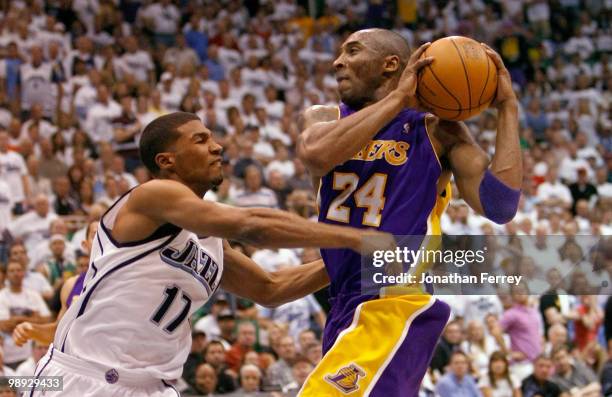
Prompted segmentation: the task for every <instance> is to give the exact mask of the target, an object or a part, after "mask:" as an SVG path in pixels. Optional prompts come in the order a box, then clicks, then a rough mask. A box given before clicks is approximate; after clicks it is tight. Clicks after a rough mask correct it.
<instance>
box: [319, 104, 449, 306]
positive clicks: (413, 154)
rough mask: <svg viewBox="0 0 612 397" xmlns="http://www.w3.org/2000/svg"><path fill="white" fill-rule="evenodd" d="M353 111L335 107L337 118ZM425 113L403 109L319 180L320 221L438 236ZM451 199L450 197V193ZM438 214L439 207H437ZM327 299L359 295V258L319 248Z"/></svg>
mask: <svg viewBox="0 0 612 397" xmlns="http://www.w3.org/2000/svg"><path fill="white" fill-rule="evenodd" d="M353 112H354V111H353V110H351V109H350V108H348V107H347V106H346V105H344V104H341V105H340V117H346V116H348V115H350V114H351V113H353ZM425 115H426V113H422V112H418V111H416V110H413V109H404V110H403V111H401V112H400V113H399V114H398V115H397V116H396V117H395V118H394V119H393V120H392V121H391V122H390V123H389V124H387V125H386V126H385V127H383V128H382V129H381V130H380V131H379V132H378V133H377V134H376V136H374V138H373V139H372V140H371V141H370V142H369V143H368V144H367V145H366V146H365V147H364V148H363V149H362V150H360V151H359V152H358V153H357V154H355V155H354V156H353V157H352V158H351V159H350V160H348V161H346V162H345V163H343V164H340V165H338V166H336V167H335V168H334V169H333V170H331V171H330V172H329V173H328V174H327V175H325V176H324V177H323V178H322V179H321V184H320V188H319V197H318V199H319V221H320V222H325V223H331V224H337V225H350V226H353V227H358V228H376V229H379V230H382V231H385V232H388V233H392V234H394V235H423V236H424V235H426V234H439V233H440V231H439V222H438V221H439V215H440V213H441V211H440V207H442V206H441V205H439V203H438V201H437V199H438V198H440V199H441V200H443V201H447V200H444V199H443V198H442V197H439V195H438V193H437V183H438V179H439V177H440V175H441V171H442V169H441V166H440V162H439V160H438V158H437V156H436V153H435V152H434V149H433V146H432V144H431V142H430V140H429V136H428V133H427V130H426V127H425ZM449 196H450V194H449ZM442 210H443V208H442ZM321 254H322V257H323V260H324V261H325V265H326V267H327V271H328V273H329V276H330V279H331V291H330V292H331V295H332V296H336V295H337V294H338V293H342V294H350V293H358V292H359V291H360V288H361V275H360V268H361V257H360V255H359V254H358V253H356V252H354V251H352V250H349V249H322V250H321Z"/></svg>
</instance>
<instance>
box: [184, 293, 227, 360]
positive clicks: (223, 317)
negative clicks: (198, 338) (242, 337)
mask: <svg viewBox="0 0 612 397" xmlns="http://www.w3.org/2000/svg"><path fill="white" fill-rule="evenodd" d="M214 299H215V300H214V302H213V304H212V306H211V309H210V313H209V314H207V315H206V316H204V317H202V318H201V319H199V320H198V321H197V322H196V323H195V325H194V327H193V328H194V329H195V330H198V331H201V332H204V333H205V334H206V337H207V338H208V339H209V340H213V339H215V340H219V341H220V342H221V343H223V345H224V347H225V349H229V348H230V346H231V344H232V339H233V337H232V333H233V332H234V328H235V325H236V322H235V320H236V317H235V316H234V314H233V313H232V311H231V310H230V309H229V302H228V300H227V295H226V294H225V293H219V294H217V295H216V296H215V298H214ZM226 337H229V339H226Z"/></svg>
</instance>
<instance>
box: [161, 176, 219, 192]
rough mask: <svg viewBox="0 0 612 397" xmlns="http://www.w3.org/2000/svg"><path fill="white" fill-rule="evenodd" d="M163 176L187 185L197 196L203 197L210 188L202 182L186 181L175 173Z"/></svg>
mask: <svg viewBox="0 0 612 397" xmlns="http://www.w3.org/2000/svg"><path fill="white" fill-rule="evenodd" d="M163 178H167V179H172V180H174V181H177V182H180V183H182V184H183V185H185V186H187V187H188V188H189V189H191V191H193V192H194V193H195V194H196V195H197V196H198V197H204V195H205V194H206V192H207V191H208V190H209V189H210V186H208V185H205V184H202V183H188V182H185V181H184V180H182V179H181V178H179V176H178V175H176V174H171V175H166V176H163Z"/></svg>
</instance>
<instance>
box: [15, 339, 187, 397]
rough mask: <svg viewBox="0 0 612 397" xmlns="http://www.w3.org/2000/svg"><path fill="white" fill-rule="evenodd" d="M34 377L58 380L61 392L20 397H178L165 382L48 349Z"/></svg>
mask: <svg viewBox="0 0 612 397" xmlns="http://www.w3.org/2000/svg"><path fill="white" fill-rule="evenodd" d="M35 374H36V376H37V377H38V376H61V377H62V378H63V391H28V392H25V393H23V394H22V397H26V396H27V397H42V396H45V397H55V396H62V397H180V393H179V392H178V391H177V390H176V389H175V388H174V387H173V386H171V385H170V384H168V383H167V382H165V381H163V380H160V379H155V378H151V377H150V376H148V375H140V374H134V373H132V372H125V371H124V370H120V371H118V370H117V369H114V368H106V367H105V366H103V365H100V364H96V363H91V362H87V361H83V360H80V359H78V358H75V357H72V356H69V355H67V354H65V353H62V352H61V351H59V350H57V349H54V348H53V345H51V346H50V347H49V350H48V351H47V354H45V356H44V357H43V358H41V359H40V361H39V362H38V364H37V365H36V371H35Z"/></svg>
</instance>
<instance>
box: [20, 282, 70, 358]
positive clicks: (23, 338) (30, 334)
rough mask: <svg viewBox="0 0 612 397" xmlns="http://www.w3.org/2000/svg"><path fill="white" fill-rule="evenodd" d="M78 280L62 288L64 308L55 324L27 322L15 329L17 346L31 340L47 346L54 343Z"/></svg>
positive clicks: (61, 298) (61, 294) (65, 284)
mask: <svg viewBox="0 0 612 397" xmlns="http://www.w3.org/2000/svg"><path fill="white" fill-rule="evenodd" d="M77 278H78V276H74V277H70V278H69V279H68V280H66V282H65V283H64V285H63V286H62V289H61V291H60V301H61V303H62V307H61V309H60V311H59V313H58V314H57V319H56V320H55V321H54V322H52V323H47V324H34V323H31V322H29V321H26V322H23V323H21V324H19V325H17V326H16V327H15V329H14V330H13V340H14V341H15V344H16V345H17V346H23V345H24V344H25V343H26V342H27V341H29V340H35V341H37V342H39V343H42V344H45V345H48V344H50V343H51V342H53V338H54V337H55V331H56V330H57V324H58V323H59V321H60V320H61V319H62V317H63V316H64V314H65V313H66V310H67V309H68V305H67V304H66V302H67V301H68V296H69V295H70V291H72V288H73V287H74V284H75V282H76V280H77Z"/></svg>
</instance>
